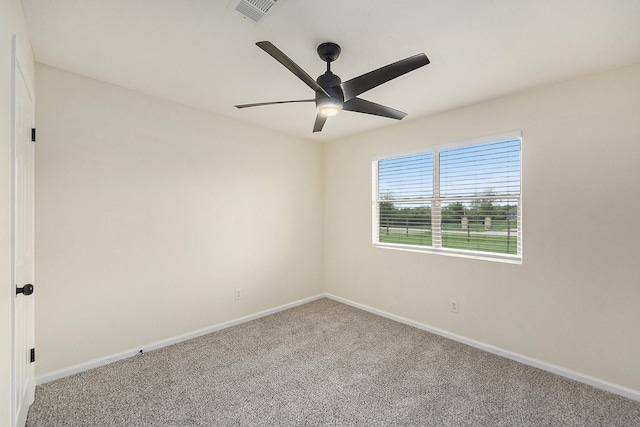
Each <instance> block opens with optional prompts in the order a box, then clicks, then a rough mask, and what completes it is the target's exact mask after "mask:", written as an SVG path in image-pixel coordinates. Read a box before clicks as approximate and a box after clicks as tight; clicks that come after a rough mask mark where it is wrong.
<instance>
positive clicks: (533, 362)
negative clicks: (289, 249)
mask: <svg viewBox="0 0 640 427" xmlns="http://www.w3.org/2000/svg"><path fill="white" fill-rule="evenodd" d="M322 296H324V297H327V298H330V299H332V300H335V301H338V302H341V303H343V304H347V305H350V306H352V307H356V308H359V309H361V310H364V311H368V312H370V313H373V314H377V315H379V316H382V317H386V318H387V319H391V320H395V321H396V322H400V323H404V324H405V325H409V326H413V327H415V328H418V329H422V330H424V331H427V332H431V333H433V334H436V335H440V336H442V337H445V338H449V339H452V340H454V341H458V342H461V343H463V344H467V345H470V346H472V347H476V348H479V349H480V350H484V351H487V352H489V353H493V354H496V355H498V356H502V357H506V358H507V359H511V360H515V361H516V362H520V363H523V364H525V365H529V366H533V367H534V368H538V369H542V370H543V371H547V372H551V373H553V374H556V375H560V376H561V377H565V378H569V379H571V380H574V381H578V382H581V383H584V384H588V385H590V386H593V387H596V388H599V389H602V390H606V391H608V392H610V393H614V394H617V395H620V396H623V397H626V398H628V399H632V400H635V401H638V402H640V391H638V390H633V389H630V388H628V387H624V386H621V385H618V384H614V383H610V382H608V381H604V380H601V379H598V378H594V377H591V376H589V375H584V374H581V373H580V372H576V371H572V370H571V369H566V368H563V367H561V366H557V365H553V364H551V363H547V362H543V361H541V360H537V359H533V358H531V357H527V356H523V355H522V354H518V353H514V352H512V351H509V350H505V349H503V348H500V347H495V346H492V345H490V344H485V343H483V342H480V341H476V340H472V339H469V338H466V337H463V336H461V335H456V334H453V333H451V332H447V331H444V330H442V329H438V328H434V327H432V326H429V325H425V324H423V323H420V322H416V321H414V320H410V319H407V318H405V317H402V316H397V315H395V314H391V313H388V312H386V311H383V310H378V309H377V308H373V307H369V306H367V305H364V304H360V303H357V302H354V301H350V300H348V299H345V298H341V297H338V296H336V295H332V294H329V293H324V294H323V295H322Z"/></svg>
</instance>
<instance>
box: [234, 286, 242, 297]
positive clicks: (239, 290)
mask: <svg viewBox="0 0 640 427" xmlns="http://www.w3.org/2000/svg"><path fill="white" fill-rule="evenodd" d="M235 298H236V299H242V289H240V288H237V289H236V293H235Z"/></svg>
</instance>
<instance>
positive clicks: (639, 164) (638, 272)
mask: <svg viewBox="0 0 640 427" xmlns="http://www.w3.org/2000/svg"><path fill="white" fill-rule="evenodd" d="M639 113H640V66H635V67H630V68H626V69H622V70H618V71H615V72H609V73H606V74H601V75H597V76H592V77H587V78H582V79H578V80H573V81H569V82H565V83H561V84H557V85H553V86H547V87H544V88H539V89H535V90H531V91H527V92H524V93H520V94H517V95H513V96H510V97H506V98H502V99H498V100H494V101H490V102H485V103H482V104H478V105H473V106H469V107H466V108H462V109H459V110H455V111H450V112H446V113H443V114H439V115H435V116H431V117H427V118H423V119H420V120H416V121H412V122H407V123H402V124H401V125H398V126H393V127H390V128H386V129H384V130H381V131H376V132H371V133H367V134H364V135H359V136H356V137H352V138H347V139H344V140H340V141H335V142H332V143H330V144H327V145H326V146H325V175H324V176H325V291H326V292H329V293H332V294H335V295H337V296H340V297H343V298H346V299H349V300H352V301H355V302H358V303H361V304H365V305H368V306H370V307H373V308H376V309H379V310H384V311H387V312H390V313H392V314H395V315H399V316H403V317H406V318H408V319H411V320H414V321H417V322H421V323H423V324H426V325H429V326H433V327H437V328H440V329H443V330H445V331H449V332H451V333H455V334H458V335H461V336H463V337H466V338H470V339H473V340H477V341H480V342H483V343H486V344H490V345H493V346H497V347H500V348H502V349H505V350H508V351H511V352H515V353H519V354H521V355H524V356H527V357H529V358H534V359H538V360H540V361H543V362H546V363H550V364H555V365H559V366H561V367H564V368H566V369H570V370H574V371H577V372H579V373H582V374H584V375H589V376H593V377H596V378H599V379H601V380H604V381H608V382H612V383H615V384H619V385H622V386H626V387H629V388H632V389H635V390H640V340H639V339H638V325H640V307H639V306H638V302H639V301H640V286H638V283H640V278H639V276H640V263H639V260H640V257H639V255H640V249H639V248H640V227H639V226H638V225H639V224H640V188H639V184H638V183H639V182H640V172H639V171H640V120H639ZM514 130H522V132H523V161H522V163H523V166H522V168H523V221H524V238H523V243H524V248H523V264H522V265H510V264H504V263H497V262H488V261H478V260H472V259H464V258H455V257H448V256H442V255H432V254H422V253H411V252H401V251H394V250H388V249H379V248H373V247H372V244H371V158H372V156H376V155H381V154H385V153H393V152H398V151H403V150H409V149H414V148H418V147H426V146H429V145H435V144H441V143H446V142H453V141H459V140H466V139H470V138H474V137H482V136H486V135H492V134H498V133H504V132H509V131H514ZM453 298H455V299H457V300H458V302H459V306H460V312H459V313H458V314H453V313H450V312H449V300H450V299H453Z"/></svg>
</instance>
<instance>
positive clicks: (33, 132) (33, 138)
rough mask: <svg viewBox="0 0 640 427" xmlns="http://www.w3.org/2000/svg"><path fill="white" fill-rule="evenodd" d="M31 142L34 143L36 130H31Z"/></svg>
mask: <svg viewBox="0 0 640 427" xmlns="http://www.w3.org/2000/svg"><path fill="white" fill-rule="evenodd" d="M31 142H36V128H31Z"/></svg>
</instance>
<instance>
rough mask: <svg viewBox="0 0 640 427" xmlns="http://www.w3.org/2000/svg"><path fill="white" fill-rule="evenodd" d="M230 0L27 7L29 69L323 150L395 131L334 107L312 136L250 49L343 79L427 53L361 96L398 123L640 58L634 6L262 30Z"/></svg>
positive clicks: (415, 16) (372, 18) (628, 1)
mask: <svg viewBox="0 0 640 427" xmlns="http://www.w3.org/2000/svg"><path fill="white" fill-rule="evenodd" d="M231 3H232V2H231V1H230V0H181V1H178V0H23V6H24V11H25V14H26V16H27V21H28V24H29V28H30V32H31V38H32V44H33V49H34V52H35V59H36V61H37V62H40V63H43V64H47V65H50V66H53V67H57V68H61V69H64V70H68V71H71V72H74V73H77V74H81V75H84V76H88V77H92V78H95V79H98V80H102V81H105V82H109V83H113V84H116V85H119V86H123V87H126V88H130V89H134V90H137V91H140V92H143V93H147V94H151V95H155V96H158V97H162V98H166V99H169V100H172V101H176V102H179V103H182V104H186V105H190V106H194V107H198V108H202V109H205V110H209V111H212V112H215V113H218V114H221V115H223V116H227V117H232V118H236V119H239V120H243V121H247V122H252V123H255V124H258V125H261V126H265V127H268V128H272V129H276V130H278V131H281V132H284V133H288V134H292V135H297V136H300V137H304V138H310V139H312V140H317V141H330V140H334V139H337V138H342V137H345V136H348V135H351V134H355V133H360V132H363V131H367V130H373V129H377V128H380V127H383V126H391V125H395V124H397V123H398V122H397V121H395V120H391V119H387V118H382V117H376V116H369V115H365V114H358V113H352V112H342V113H341V114H339V115H338V116H336V117H331V118H329V120H328V121H327V123H326V125H325V127H324V129H323V131H322V132H321V133H316V134H312V132H311V130H312V127H313V122H314V119H315V107H314V105H313V103H307V104H284V105H273V106H267V107H256V108H248V109H243V110H238V109H236V108H234V107H233V106H234V105H235V104H242V103H252V102H265V101H279V100H292V99H306V98H313V95H314V94H313V91H312V90H311V89H309V87H307V86H306V85H305V84H304V83H303V82H301V81H300V80H299V79H298V78H297V77H295V76H294V75H293V74H291V73H290V72H289V71H288V70H287V69H286V68H284V67H283V66H282V65H280V64H279V63H278V62H276V61H275V60H274V59H273V58H271V57H270V56H269V55H267V54H266V53H265V52H263V51H262V50H261V49H260V48H258V47H257V46H255V42H257V41H261V40H269V41H271V42H272V43H273V44H275V45H276V46H277V47H278V48H279V49H280V50H282V51H283V52H284V53H285V54H287V55H288V56H289V57H290V58H291V59H293V60H294V61H295V62H296V63H297V64H298V65H299V66H301V67H302V68H303V69H304V70H305V71H307V73H308V74H310V75H311V76H312V77H314V78H315V77H317V76H318V75H320V74H322V73H323V72H324V71H325V63H324V62H322V61H321V60H320V58H319V57H318V56H317V53H316V47H317V45H318V44H320V43H322V42H325V41H333V42H336V43H338V44H339V45H340V46H341V47H342V54H341V56H340V58H339V59H338V60H337V61H336V62H335V63H334V64H332V71H333V72H334V73H335V74H337V75H339V76H340V77H341V78H342V80H343V81H345V80H348V79H350V78H353V77H355V76H358V75H360V74H363V73H365V72H368V71H371V70H373V69H377V68H379V67H381V66H383V65H387V64H389V63H391V62H395V61H397V60H400V59H403V58H405V57H408V56H411V55H414V54H416V53H420V52H424V53H425V54H426V55H427V56H428V57H429V59H430V60H431V64H430V65H427V66H425V67H422V68H420V69H418V70H416V71H413V72H411V73H409V74H406V75H404V76H402V77H399V78H398V79H396V80H392V81H390V82H388V83H386V84H384V85H382V86H379V87H377V88H375V89H372V90H371V91H369V92H366V93H364V94H363V95H361V97H362V98H365V99H368V100H370V101H373V102H377V103H380V104H384V105H388V106H390V107H393V108H396V109H399V110H402V111H405V112H407V113H408V116H407V117H406V118H405V119H404V120H405V121H407V120H413V119H416V118H418V117H421V116H425V115H428V114H433V113H436V112H440V111H444V110H449V109H452V108H456V107H460V106H463V105H468V104H472V103H476V102H479V101H482V100H486V99H491V98H496V97H499V96H503V95H506V94H510V93H514V92H518V91H521V90H523V89H527V88H531V87H534V86H539V85H543V84H547V83H551V82H558V81H562V80H567V79H571V78H574V77H577V76H581V75H586V74H592V73H597V72H600V71H605V70H610V69H615V68H619V67H623V66H626V65H630V64H636V63H640V0H534V1H532V0H484V1H480V0H446V1H442V0H394V1H389V0H366V1H365V0H351V1H348V0H281V2H280V4H279V5H278V6H277V8H276V9H275V11H274V12H273V13H272V14H271V15H269V16H268V17H267V18H266V19H265V20H264V22H262V23H261V24H260V25H256V24H254V23H253V22H252V21H250V20H248V19H245V18H242V17H241V16H240V15H238V14H237V13H236V12H235V11H234V10H233V8H232V7H231Z"/></svg>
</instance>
